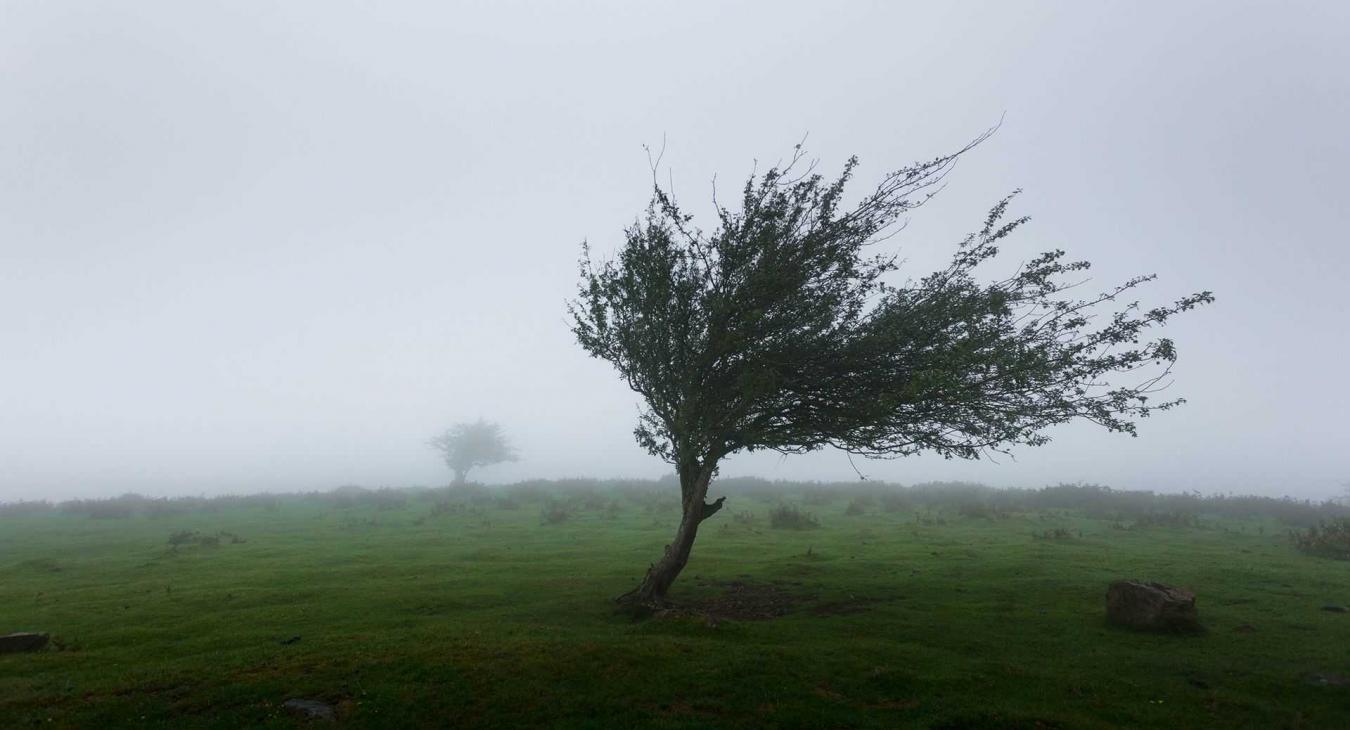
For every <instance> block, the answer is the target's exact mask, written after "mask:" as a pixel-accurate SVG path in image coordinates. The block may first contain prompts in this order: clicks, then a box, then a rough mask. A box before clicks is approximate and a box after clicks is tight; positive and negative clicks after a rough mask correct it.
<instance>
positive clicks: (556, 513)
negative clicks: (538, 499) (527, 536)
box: [539, 504, 572, 525]
mask: <svg viewBox="0 0 1350 730" xmlns="http://www.w3.org/2000/svg"><path fill="white" fill-rule="evenodd" d="M570 519H572V512H571V510H569V509H567V508H566V507H564V506H562V505H561V504H551V505H547V506H545V507H544V509H543V510H541V511H540V512H539V524H541V525H561V524H562V523H564V522H566V521H568V520H570Z"/></svg>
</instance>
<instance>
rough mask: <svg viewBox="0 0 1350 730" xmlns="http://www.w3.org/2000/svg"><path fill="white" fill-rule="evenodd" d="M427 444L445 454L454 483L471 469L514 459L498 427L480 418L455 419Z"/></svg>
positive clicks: (508, 444) (504, 435)
mask: <svg viewBox="0 0 1350 730" xmlns="http://www.w3.org/2000/svg"><path fill="white" fill-rule="evenodd" d="M428 444H429V445H430V446H431V447H432V448H434V449H435V450H436V451H438V452H440V454H441V456H442V457H444V458H445V463H446V465H447V466H449V467H450V469H451V470H452V471H454V473H455V483H456V484H463V483H464V480H465V478H466V477H467V476H468V474H469V471H470V470H471V469H475V468H477V467H480V466H491V465H493V464H500V463H502V462H505V461H515V460H516V452H515V449H513V448H512V447H511V444H510V442H508V441H507V439H506V434H505V433H504V432H503V430H502V427H501V426H500V425H498V424H496V423H492V422H491V421H485V420H483V419H481V418H480V419H478V420H477V421H473V422H468V423H457V424H455V425H454V426H451V427H450V428H449V429H447V430H446V431H445V432H444V433H442V434H441V435H439V436H437V437H435V438H433V439H431V441H429V442H428Z"/></svg>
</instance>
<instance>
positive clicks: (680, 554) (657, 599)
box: [615, 466, 725, 608]
mask: <svg viewBox="0 0 1350 730" xmlns="http://www.w3.org/2000/svg"><path fill="white" fill-rule="evenodd" d="M712 471H713V467H712V466H708V467H705V468H700V469H698V470H697V472H696V473H694V474H692V475H691V477H690V481H689V482H688V483H686V481H685V480H686V477H685V476H684V475H681V477H680V481H681V485H680V486H681V487H682V489H681V490H680V491H681V492H682V493H683V494H682V496H683V499H681V500H680V501H681V503H682V506H683V512H684V513H683V515H681V517H680V526H679V528H678V529H676V530H675V539H674V540H672V541H671V543H670V544H669V545H667V546H666V551H665V553H664V554H662V555H661V558H660V559H659V560H657V561H656V562H655V563H653V564H652V566H651V567H650V568H648V569H647V575H645V576H644V577H643V578H642V582H641V583H639V584H638V587H637V588H634V589H633V590H631V591H629V592H627V593H625V594H623V595H622V596H619V597H618V598H617V599H615V600H616V601H618V603H620V604H622V605H625V606H630V607H643V608H660V607H661V606H664V605H666V593H667V592H668V591H669V590H670V586H671V585H672V584H673V583H674V582H675V579H676V578H677V577H679V575H680V571H682V570H684V566H685V565H687V564H688V563H689V553H690V551H691V550H692V549H693V547H694V538H695V537H697V536H698V526H699V525H700V524H701V523H702V522H703V521H704V520H706V519H708V518H709V517H711V516H712V515H713V513H715V512H717V510H719V509H721V508H722V501H723V500H724V499H725V497H723V498H719V499H718V500H717V501H716V502H714V503H712V504H707V503H705V502H704V501H703V500H704V498H705V497H706V496H707V495H708V483H709V482H710V481H711V480H712Z"/></svg>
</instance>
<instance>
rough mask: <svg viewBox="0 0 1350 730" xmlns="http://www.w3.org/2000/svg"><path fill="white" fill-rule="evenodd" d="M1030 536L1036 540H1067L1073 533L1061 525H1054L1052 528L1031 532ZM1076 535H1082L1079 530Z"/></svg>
mask: <svg viewBox="0 0 1350 730" xmlns="http://www.w3.org/2000/svg"><path fill="white" fill-rule="evenodd" d="M1031 536H1032V537H1033V538H1035V539H1037V540H1068V539H1069V538H1071V537H1073V533H1071V532H1069V531H1068V530H1067V529H1065V528H1063V527H1056V528H1054V529H1053V530H1046V531H1045V532H1033V533H1031ZM1078 536H1079V537H1082V536H1083V535H1082V533H1081V532H1080V533H1079V535H1078Z"/></svg>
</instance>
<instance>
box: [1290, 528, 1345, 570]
mask: <svg viewBox="0 0 1350 730" xmlns="http://www.w3.org/2000/svg"><path fill="white" fill-rule="evenodd" d="M1291 535H1292V536H1293V538H1294V547H1296V548H1298V550H1299V551H1300V552H1303V553H1307V554H1308V555H1316V556H1318V557H1323V558H1334V559H1336V560H1350V517H1342V518H1340V519H1335V520H1332V521H1330V522H1323V523H1321V524H1317V525H1313V526H1312V527H1309V528H1308V529H1306V530H1303V531H1302V532H1293V533H1291Z"/></svg>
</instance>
